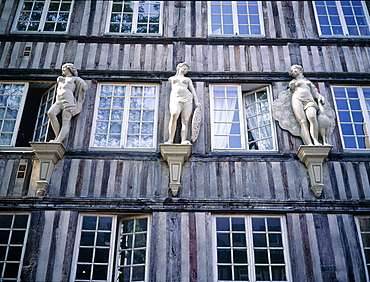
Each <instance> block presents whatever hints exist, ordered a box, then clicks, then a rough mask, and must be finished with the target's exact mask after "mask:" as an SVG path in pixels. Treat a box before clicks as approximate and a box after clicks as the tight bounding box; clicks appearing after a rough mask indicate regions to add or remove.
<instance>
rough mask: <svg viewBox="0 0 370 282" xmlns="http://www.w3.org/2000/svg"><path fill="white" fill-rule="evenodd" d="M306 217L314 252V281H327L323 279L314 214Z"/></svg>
mask: <svg viewBox="0 0 370 282" xmlns="http://www.w3.org/2000/svg"><path fill="white" fill-rule="evenodd" d="M306 219H307V231H308V237H309V240H310V251H311V254H312V255H311V259H312V265H313V270H314V272H313V274H314V276H313V277H314V281H315V282H325V281H323V279H322V273H321V262H320V254H319V250H318V242H317V241H318V239H317V237H316V232H315V225H314V220H313V215H312V214H307V215H306Z"/></svg>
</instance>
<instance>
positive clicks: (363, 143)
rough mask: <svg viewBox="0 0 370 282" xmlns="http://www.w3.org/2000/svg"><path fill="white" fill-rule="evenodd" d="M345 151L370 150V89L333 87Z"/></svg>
mask: <svg viewBox="0 0 370 282" xmlns="http://www.w3.org/2000/svg"><path fill="white" fill-rule="evenodd" d="M332 91H333V95H334V99H335V107H336V111H337V118H338V123H339V125H340V126H339V129H340V133H341V137H342V142H343V146H344V148H345V149H369V148H370V140H369V130H370V87H360V86H333V87H332Z"/></svg>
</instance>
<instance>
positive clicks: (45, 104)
mask: <svg viewBox="0 0 370 282" xmlns="http://www.w3.org/2000/svg"><path fill="white" fill-rule="evenodd" d="M55 91H56V87H55V86H53V87H52V88H50V89H49V90H48V91H46V92H45V93H44V94H43V95H42V96H41V101H40V107H39V112H38V115H37V121H36V125H35V132H34V135H33V141H35V142H46V141H48V140H47V137H48V136H47V135H48V130H49V127H50V122H49V117H48V115H47V112H48V110H49V109H50V107H51V106H52V104H53V102H54V98H55Z"/></svg>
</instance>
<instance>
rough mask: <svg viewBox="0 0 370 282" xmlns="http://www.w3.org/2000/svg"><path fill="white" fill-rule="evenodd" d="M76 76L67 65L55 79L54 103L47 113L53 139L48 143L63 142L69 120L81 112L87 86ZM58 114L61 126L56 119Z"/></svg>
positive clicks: (72, 68) (72, 67) (74, 71)
mask: <svg viewBox="0 0 370 282" xmlns="http://www.w3.org/2000/svg"><path fill="white" fill-rule="evenodd" d="M77 75H78V72H77V69H76V68H75V66H74V65H73V64H71V63H67V64H64V65H63V66H62V76H59V77H58V79H57V84H58V86H57V94H56V101H55V103H54V104H53V105H52V106H51V107H50V109H49V111H48V116H49V118H50V122H51V127H52V128H53V131H54V133H55V139H54V140H52V141H50V142H53V143H60V142H63V140H64V139H65V138H66V137H67V135H68V133H69V129H70V123H71V118H72V117H73V116H75V115H77V114H79V113H80V112H81V110H82V105H83V102H84V100H85V93H86V90H87V84H86V82H85V81H84V80H83V79H81V78H79V77H78V76H77ZM60 113H62V126H60V124H59V121H58V118H57V116H58V115H59V114H60Z"/></svg>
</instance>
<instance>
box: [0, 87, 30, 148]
mask: <svg viewBox="0 0 370 282" xmlns="http://www.w3.org/2000/svg"><path fill="white" fill-rule="evenodd" d="M25 91H26V85H25V84H12V83H0V145H3V146H11V145H13V144H12V139H13V135H14V133H15V132H17V129H18V128H16V121H17V120H18V119H20V115H21V111H20V108H21V104H22V102H23V101H24V99H25V96H26V93H25Z"/></svg>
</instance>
